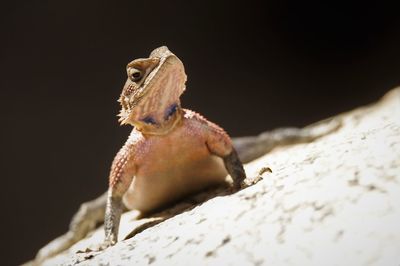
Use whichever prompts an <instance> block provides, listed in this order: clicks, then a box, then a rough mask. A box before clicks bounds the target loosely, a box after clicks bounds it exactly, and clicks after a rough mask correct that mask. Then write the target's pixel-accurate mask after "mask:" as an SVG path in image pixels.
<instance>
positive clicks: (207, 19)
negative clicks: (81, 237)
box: [0, 0, 400, 265]
mask: <svg viewBox="0 0 400 266" xmlns="http://www.w3.org/2000/svg"><path fill="white" fill-rule="evenodd" d="M261 3H262V1H240V2H234V1H226V2H218V3H217V2H209V3H207V2H204V1H196V2H190V1H154V0H153V1H26V2H21V1H15V4H8V5H2V6H1V13H2V14H1V16H0V21H1V24H0V25H1V26H0V27H1V41H0V43H1V44H0V46H1V50H0V51H1V52H0V56H1V58H0V64H1V65H0V73H1V78H0V89H1V92H0V93H1V100H0V119H1V121H0V122H1V123H0V127H1V137H0V144H1V160H0V162H1V178H2V179H1V181H2V183H1V185H2V193H0V195H1V208H2V210H1V213H2V216H1V235H2V245H3V247H1V249H2V254H3V255H2V264H3V265H13V264H18V263H22V262H23V261H26V260H28V259H30V258H32V257H33V256H34V254H35V252H36V251H37V249H38V248H40V247H41V246H43V245H44V244H45V243H46V242H47V241H49V240H51V239H53V238H54V237H56V236H58V235H59V234H61V233H63V232H65V231H66V229H67V226H68V223H69V220H70V218H71V216H72V214H73V213H74V212H75V210H76V209H77V208H78V206H79V204H80V203H81V202H83V201H86V200H89V199H92V198H94V197H95V196H97V195H99V194H101V193H102V192H103V191H105V190H106V186H107V175H108V171H109V167H110V163H111V161H112V158H113V156H114V154H115V153H116V152H117V150H118V149H119V147H120V146H121V145H122V144H123V142H124V141H125V139H126V137H127V135H128V134H129V131H130V128H129V127H127V126H126V127H119V125H118V123H117V118H116V114H117V113H118V110H119V106H118V103H117V102H116V100H117V98H118V96H119V93H120V91H121V88H122V85H123V84H124V81H125V78H126V76H125V75H126V73H125V66H126V64H127V63H128V62H129V61H130V60H132V59H134V58H137V57H147V56H148V54H149V53H150V52H151V50H152V49H154V48H156V47H158V46H160V45H167V46H168V47H169V48H170V49H171V50H172V51H173V52H174V53H175V54H177V55H178V56H179V57H180V58H181V59H182V61H183V62H184V64H185V66H186V71H187V74H188V78H189V79H188V83H187V91H186V93H185V94H184V96H183V98H182V102H183V105H184V106H185V107H187V108H190V109H193V110H196V111H198V112H201V113H202V114H203V115H204V116H206V117H208V118H209V119H210V120H212V121H214V122H216V123H218V124H220V125H221V126H223V127H224V128H225V129H226V130H227V131H228V132H229V133H230V134H231V135H232V136H239V135H249V134H256V133H257V132H260V131H262V130H266V129H271V128H274V127H278V126H289V125H295V126H303V125H306V124H308V123H311V122H314V121H316V120H319V119H322V118H325V117H327V116H330V115H334V114H337V113H338V112H343V111H346V110H350V109H352V108H354V107H357V106H359V105H363V104H367V103H370V102H372V101H374V100H376V99H378V98H379V97H380V96H381V95H383V94H384V93H385V92H386V91H387V90H389V89H391V88H393V87H395V86H397V85H399V82H400V76H399V74H398V70H399V67H400V49H399V47H400V38H399V37H400V30H399V29H400V27H399V26H400V21H399V19H398V14H396V13H398V12H397V9H396V8H395V7H394V6H391V5H390V4H389V3H388V2H385V1H375V2H361V1H360V2H359V3H356V2H352V1H343V2H340V1H315V2H309V1H297V0H282V1H277V0H276V1H275V0H274V1H265V2H264V3H262V4H261Z"/></svg>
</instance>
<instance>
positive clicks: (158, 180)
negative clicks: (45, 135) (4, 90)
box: [32, 46, 341, 265]
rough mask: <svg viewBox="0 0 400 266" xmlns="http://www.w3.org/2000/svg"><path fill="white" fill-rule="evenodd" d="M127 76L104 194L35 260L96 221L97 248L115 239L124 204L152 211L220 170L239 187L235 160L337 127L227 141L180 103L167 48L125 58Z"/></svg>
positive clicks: (175, 63) (177, 71) (177, 73)
mask: <svg viewBox="0 0 400 266" xmlns="http://www.w3.org/2000/svg"><path fill="white" fill-rule="evenodd" d="M127 74H128V79H127V81H126V83H125V86H124V88H123V90H122V93H121V96H120V98H119V102H120V103H121V107H122V108H121V112H120V114H119V116H120V120H119V121H120V122H121V124H130V125H132V126H134V129H133V131H132V133H131V134H130V136H129V138H128V140H127V142H126V143H125V145H124V146H123V147H122V149H121V150H120V151H119V152H118V154H117V155H116V157H115V159H114V161H113V163H112V167H111V172H110V177H109V189H108V192H107V193H105V194H103V195H102V196H100V197H99V198H97V199H95V200H92V201H89V202H86V203H84V204H82V205H81V207H80V209H79V211H78V212H77V213H76V214H75V215H74V217H73V219H72V221H71V224H70V228H69V231H68V232H67V233H66V234H64V235H62V236H60V237H58V238H57V239H55V240H53V241H52V242H50V243H49V244H48V245H46V246H45V247H43V248H42V249H41V250H40V251H39V252H38V254H37V256H36V258H35V261H33V262H32V264H34V265H35V264H40V263H41V262H42V261H43V260H45V259H46V258H48V257H51V256H54V255H56V254H58V253H60V252H62V251H63V250H65V249H67V248H69V247H70V246H71V245H73V244H74V243H76V242H77V241H79V240H80V239H82V238H84V237H85V236H86V235H87V233H88V232H90V231H91V230H93V229H94V228H95V226H96V224H98V223H99V222H101V221H103V219H104V225H105V226H104V228H105V241H104V244H103V245H102V248H106V247H108V246H110V245H113V244H115V243H116V242H117V235H118V227H119V220H120V216H121V213H122V211H123V209H137V210H139V211H141V212H149V211H152V210H155V209H158V208H160V207H162V206H163V205H166V204H168V203H170V202H173V201H177V200H179V199H181V198H182V197H184V196H186V195H188V194H191V193H195V192H197V191H200V190H202V189H204V188H206V187H208V186H212V185H215V184H219V183H222V182H224V181H225V177H226V175H227V174H229V175H230V176H231V177H232V179H233V188H234V190H237V189H240V188H241V187H244V186H246V184H245V183H244V179H245V178H246V175H245V172H244V169H243V166H242V163H241V160H242V161H243V162H249V161H251V160H253V159H255V158H257V157H259V156H261V155H263V154H265V153H267V152H268V151H270V150H272V149H273V148H274V147H276V146H281V145H287V144H295V143H301V142H310V141H313V140H314V139H316V138H319V137H321V136H324V135H326V134H329V133H331V132H333V131H335V130H337V129H338V128H339V127H340V125H341V122H340V121H336V120H328V121H323V122H322V123H318V124H314V125H311V126H308V127H305V128H301V129H299V128H281V129H275V130H273V131H270V132H263V133H261V134H260V135H258V136H249V137H241V138H235V139H233V141H232V140H231V139H230V138H229V136H228V135H227V134H226V133H225V132H224V130H223V129H221V128H220V127H218V126H217V125H215V124H213V123H211V122H209V121H207V120H206V119H205V118H203V117H202V116H200V115H199V114H196V113H195V112H192V111H189V110H186V109H182V108H181V106H180V100H179V97H180V95H181V94H182V93H183V92H184V90H185V82H186V74H185V71H184V67H183V64H182V62H181V61H180V60H179V59H178V58H177V57H176V56H175V55H174V54H173V53H171V52H170V51H169V50H168V48H167V47H165V46H163V47H160V48H157V49H155V50H154V51H153V52H152V53H151V54H150V57H149V58H144V59H136V60H134V61H132V62H130V63H129V64H128V66H127ZM236 151H237V152H236ZM239 158H240V159H239Z"/></svg>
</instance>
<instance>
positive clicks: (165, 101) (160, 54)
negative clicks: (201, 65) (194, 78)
mask: <svg viewBox="0 0 400 266" xmlns="http://www.w3.org/2000/svg"><path fill="white" fill-rule="evenodd" d="M126 71H127V74H128V79H127V81H126V83H125V86H124V88H123V90H122V93H121V96H120V98H119V100H118V101H119V102H120V103H121V107H122V108H121V111H120V114H119V117H120V119H119V121H120V122H121V124H131V125H134V126H139V125H143V124H155V125H157V124H158V123H161V122H162V121H163V119H168V117H167V116H168V113H167V114H165V112H168V108H171V106H174V105H179V104H180V101H179V97H180V95H181V94H182V93H183V91H184V90H185V82H186V74H185V70H184V67H183V64H182V62H181V61H180V60H179V58H178V57H176V56H175V55H174V54H173V53H172V52H171V51H169V50H168V48H167V47H166V46H162V47H159V48H157V49H155V50H153V51H152V52H151V54H150V56H149V58H139V59H135V60H133V61H132V62H130V63H129V64H128V65H127V67H126Z"/></svg>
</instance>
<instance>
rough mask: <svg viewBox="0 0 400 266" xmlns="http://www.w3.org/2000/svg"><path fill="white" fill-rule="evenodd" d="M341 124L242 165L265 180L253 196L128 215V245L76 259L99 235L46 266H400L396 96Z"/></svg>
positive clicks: (210, 194)
mask: <svg viewBox="0 0 400 266" xmlns="http://www.w3.org/2000/svg"><path fill="white" fill-rule="evenodd" d="M339 118H341V119H343V127H342V128H341V129H340V130H338V131H337V132H335V133H333V134H330V135H328V136H325V137H323V138H320V139H318V140H316V141H315V142H313V143H309V144H300V145H295V146H290V147H283V148H280V149H276V150H274V151H272V152H270V153H269V154H267V155H265V156H263V157H261V158H259V159H257V160H256V161H254V162H252V163H250V164H248V165H246V171H247V174H248V176H250V177H255V176H258V175H262V177H263V180H262V181H260V182H258V183H257V184H256V185H254V186H251V187H248V188H246V189H244V190H242V191H240V192H238V193H235V194H232V195H229V193H227V191H226V189H224V188H220V189H217V190H215V189H214V190H209V191H207V192H204V193H202V194H200V195H197V196H195V197H192V198H190V199H187V200H186V201H184V202H181V203H180V204H178V205H177V206H174V207H172V208H170V209H169V210H166V211H164V212H161V213H158V214H154V215H153V216H151V217H148V218H144V219H139V220H134V217H135V212H130V213H127V214H125V215H124V217H123V220H122V228H121V232H120V239H123V238H125V237H127V235H129V236H128V237H127V238H128V239H126V240H123V241H121V242H119V243H118V244H117V245H115V246H114V247H111V248H108V249H107V250H105V251H104V252H99V253H95V252H92V253H79V252H78V253H77V254H76V251H78V250H84V249H85V248H87V247H88V246H90V245H93V244H95V243H98V242H100V241H101V239H102V237H103V232H102V228H100V229H99V230H98V231H96V232H95V233H94V234H93V235H92V236H90V237H89V238H87V239H85V240H83V241H81V242H79V243H77V244H76V245H75V246H73V247H72V248H71V249H70V250H68V251H66V252H64V253H63V254H60V255H58V256H56V257H54V258H52V259H50V260H47V261H45V262H44V264H45V265H70V264H79V265H149V264H151V265H400V88H398V89H395V90H392V91H391V92H390V93H388V94H387V95H386V96H385V97H384V98H383V99H382V100H381V101H380V102H378V103H376V104H374V105H371V106H367V107H363V108H359V109H356V110H354V111H351V112H349V113H346V114H342V115H340V116H339ZM266 167H269V168H270V169H271V170H272V173H270V172H269V171H265V169H266ZM199 202H200V203H199ZM132 236H133V237H132Z"/></svg>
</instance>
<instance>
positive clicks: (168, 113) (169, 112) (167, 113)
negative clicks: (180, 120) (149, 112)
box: [164, 103, 178, 120]
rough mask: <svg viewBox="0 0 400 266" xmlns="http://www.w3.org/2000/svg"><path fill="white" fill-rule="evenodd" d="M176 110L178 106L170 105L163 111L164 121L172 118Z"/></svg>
mask: <svg viewBox="0 0 400 266" xmlns="http://www.w3.org/2000/svg"><path fill="white" fill-rule="evenodd" d="M177 109H178V104H176V103H174V104H172V105H170V106H169V107H168V108H167V110H166V111H165V115H164V119H165V120H168V119H169V118H170V117H171V116H173V115H174V114H175V113H176V110H177Z"/></svg>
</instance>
